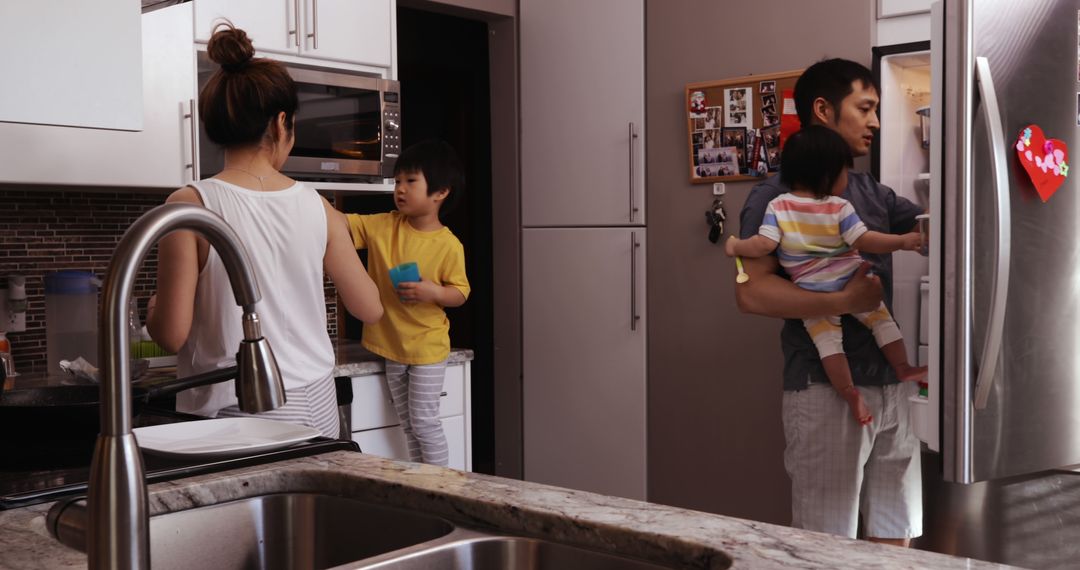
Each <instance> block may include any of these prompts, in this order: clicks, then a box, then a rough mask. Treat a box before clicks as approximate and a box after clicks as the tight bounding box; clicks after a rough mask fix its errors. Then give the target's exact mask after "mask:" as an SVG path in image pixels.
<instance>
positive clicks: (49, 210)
mask: <svg viewBox="0 0 1080 570" xmlns="http://www.w3.org/2000/svg"><path fill="white" fill-rule="evenodd" d="M165 196H166V195H165V194H154V193H135V192H131V193H105V192H78V191H68V190H37V189H32V190H8V189H0V288H6V287H7V276H8V275H24V276H26V296H27V312H26V331H25V332H9V333H7V336H8V339H10V340H11V348H12V357H13V358H14V360H15V368H16V370H17V371H19V372H38V371H44V369H45V351H46V347H45V291H44V281H43V279H44V276H45V274H47V273H51V272H53V271H60V270H65V269H74V270H80V271H91V272H93V273H96V274H97V275H99V276H100V277H102V278H104V276H105V271H106V270H107V268H108V265H109V260H110V259H111V257H112V254H113V251H114V250H115V249H116V244H117V243H118V242H119V241H120V237H121V236H122V235H123V234H124V232H125V231H126V230H127V228H128V227H129V226H130V225H131V223H132V222H134V221H135V220H136V219H137V218H138V217H139V216H141V215H142V214H143V213H145V212H146V211H148V210H150V209H151V208H153V207H154V206H157V205H160V204H162V203H163V202H164V200H165ZM156 275H157V251H156V249H155V250H154V251H152V252H151V253H150V255H149V256H147V259H146V261H144V262H143V266H142V268H141V269H140V271H139V274H138V276H137V278H136V282H135V295H136V296H137V297H138V299H139V310H140V311H141V312H142V314H141V315H140V318H141V319H143V321H144V322H145V317H146V315H145V309H146V300H147V299H148V298H149V297H150V295H151V294H152V293H153V291H154V289H155V285H154V283H155V280H156ZM336 299H337V296H336V293H335V291H334V288H333V285H332V284H331V283H330V282H329V281H327V282H326V309H327V321H328V324H329V332H330V334H331V336H335V335H336V334H337V316H336V311H337V304H336ZM5 325H6V323H0V330H2V329H4V328H6V327H5Z"/></svg>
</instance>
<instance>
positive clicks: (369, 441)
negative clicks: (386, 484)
mask: <svg viewBox="0 0 1080 570" xmlns="http://www.w3.org/2000/svg"><path fill="white" fill-rule="evenodd" d="M352 440H353V441H355V442H356V443H357V444H358V445H359V446H360V451H362V452H364V453H368V454H371V455H377V456H379V457H386V458H387V459H401V460H403V461H408V460H409V444H408V442H407V441H406V440H405V432H404V431H402V429H401V428H400V427H398V426H394V427H388V428H381V429H369V430H367V431H359V432H354V433H353V434H352ZM451 455H453V452H451Z"/></svg>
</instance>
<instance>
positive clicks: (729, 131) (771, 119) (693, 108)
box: [683, 69, 803, 184]
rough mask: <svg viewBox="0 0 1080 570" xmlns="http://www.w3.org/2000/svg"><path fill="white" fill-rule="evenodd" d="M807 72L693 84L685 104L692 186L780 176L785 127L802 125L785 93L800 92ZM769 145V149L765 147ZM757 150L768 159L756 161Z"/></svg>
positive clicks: (688, 86)
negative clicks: (797, 87) (799, 83)
mask: <svg viewBox="0 0 1080 570" xmlns="http://www.w3.org/2000/svg"><path fill="white" fill-rule="evenodd" d="M802 71H803V70H801V69H798V70H793V71H785V72H781V73H770V74H762V75H748V76H746V77H737V78H734V79H723V80H719V81H703V82H700V83H688V84H687V85H686V92H685V94H684V97H683V101H684V102H685V105H686V117H687V123H686V124H687V136H686V143H687V147H688V149H689V152H688V153H687V157H688V159H689V167H690V182H692V183H694V184H708V183H712V182H731V181H737V180H756V179H759V178H763V177H765V176H769V175H771V174H773V173H775V172H776V171H777V170H778V169H779V166H780V165H779V162H780V129H781V122H782V121H783V122H784V126H785V133H786V132H787V130H788V129H789V128H790V125H791V121H794V122H795V124H797V122H798V120H797V119H795V118H794V117H792V116H790V115H788V116H785V115H784V114H783V112H784V101H783V93H784V90H794V88H795V81H796V80H797V79H798V78H799V76H800V75H802ZM770 86H771V88H772V92H771V93H770V92H769V88H770ZM763 88H764V91H763ZM770 96H771V97H770ZM791 107H792V108H793V105H791ZM770 111H771V112H770ZM792 112H794V111H792ZM785 117H786V118H785ZM796 128H797V127H796ZM766 141H767V142H768V145H766V144H763V143H765V142H766ZM740 148H741V151H740V150H739V149H740ZM763 148H764V152H762V149H763ZM755 149H757V151H758V153H757V156H758V157H761V156H762V155H764V158H763V159H761V158H759V159H757V160H755V159H754V158H753V155H754V150H755ZM703 151H704V152H703ZM733 171H734V172H733Z"/></svg>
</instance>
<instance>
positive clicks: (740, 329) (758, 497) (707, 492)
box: [646, 0, 873, 524]
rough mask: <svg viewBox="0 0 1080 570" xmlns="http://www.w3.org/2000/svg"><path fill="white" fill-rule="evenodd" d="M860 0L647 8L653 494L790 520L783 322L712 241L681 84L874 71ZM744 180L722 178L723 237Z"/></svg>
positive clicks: (700, 0)
mask: <svg viewBox="0 0 1080 570" xmlns="http://www.w3.org/2000/svg"><path fill="white" fill-rule="evenodd" d="M872 4H873V3H872V2H868V1H867V0H814V1H812V2H798V1H792V0H755V1H753V2H746V1H735V0H712V1H704V0H651V1H647V3H646V17H647V23H646V113H647V130H646V132H647V149H646V157H647V162H646V166H647V170H648V175H647V178H648V228H649V243H648V260H649V263H648V284H649V285H648V287H649V289H648V295H649V298H648V306H649V354H648V357H649V410H648V413H649V419H648V421H649V500H651V501H654V502H659V503H666V504H671V505H678V506H684V507H688V508H693V509H698V510H704V511H709V512H715V513H722V514H726V515H732V516H738V517H744V518H750V519H755V520H762V521H768V522H773V523H781V524H787V523H788V522H789V521H790V514H789V513H790V509H789V500H790V491H789V482H788V479H787V475H786V474H785V473H784V469H783V458H782V454H783V433H782V430H781V423H780V397H781V378H780V374H781V368H782V364H783V363H782V357H781V353H780V345H779V331H780V321H777V320H771V319H767V318H762V317H753V316H745V315H741V314H738V313H737V311H736V309H735V302H734V294H733V290H732V288H733V286H734V284H735V283H734V274H735V272H734V267H733V265H732V263H731V262H730V261H729V260H728V259H727V258H726V257H724V254H723V251H722V248H721V247H720V246H718V245H713V244H711V243H709V242H708V241H707V240H706V235H707V230H708V228H707V227H706V225H705V218H704V212H705V210H706V209H707V208H708V207H709V205H710V204H711V203H712V195H711V187H710V186H709V185H694V184H690V183H689V182H688V176H689V173H688V167H687V160H688V159H687V153H688V152H689V151H688V149H687V143H686V136H687V134H686V115H685V111H684V103H683V88H684V86H685V84H686V83H691V82H696V81H709V80H715V79H724V78H729V77H739V76H743V75H750V74H760V73H771V72H777V71H786V70H790V69H798V68H803V67H806V66H807V65H809V64H811V63H813V62H814V61H816V60H818V59H821V58H822V57H826V56H828V57H846V58H849V59H854V60H856V61H859V62H861V63H864V64H866V65H867V66H869V64H870V33H871V22H872V14H871V8H872ZM751 187H752V183H750V182H738V183H729V184H728V185H727V195H726V196H725V197H724V198H725V200H724V202H725V204H726V206H727V211H728V222H729V224H728V227H727V231H728V232H733V231H737V230H738V214H739V209H740V208H741V207H742V203H743V201H744V200H745V198H746V195H747V194H748V193H749V191H750V188H751Z"/></svg>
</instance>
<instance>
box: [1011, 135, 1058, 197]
mask: <svg viewBox="0 0 1080 570" xmlns="http://www.w3.org/2000/svg"><path fill="white" fill-rule="evenodd" d="M1016 156H1017V157H1019V158H1020V164H1023V165H1024V170H1026V171H1027V173H1028V177H1029V178H1031V182H1032V184H1034V185H1035V191H1036V192H1038V193H1039V198H1042V201H1043V202H1044V203H1045V202H1046V201H1047V200H1049V199H1050V197H1051V196H1053V195H1054V192H1057V190H1058V188H1060V187H1061V183H1062V182H1064V181H1065V177H1066V176H1068V175H1069V147H1068V145H1066V144H1065V143H1064V142H1062V141H1059V140H1057V139H1047V138H1046V135H1045V134H1043V130H1042V129H1041V128H1039V126H1038V125H1028V126H1026V127H1024V130H1022V131H1020V135H1019V136H1018V137H1016Z"/></svg>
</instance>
